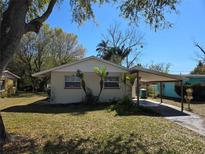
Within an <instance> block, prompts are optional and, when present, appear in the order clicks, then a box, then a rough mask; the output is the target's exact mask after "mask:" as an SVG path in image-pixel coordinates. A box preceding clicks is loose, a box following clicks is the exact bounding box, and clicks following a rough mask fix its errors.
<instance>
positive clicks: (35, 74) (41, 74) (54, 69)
mask: <svg viewBox="0 0 205 154" xmlns="http://www.w3.org/2000/svg"><path fill="white" fill-rule="evenodd" d="M92 59H94V60H97V61H100V62H102V63H105V64H109V65H112V66H114V67H117V68H119V69H121V70H124V71H126V72H128V71H129V70H128V69H127V68H126V67H123V66H120V65H117V64H115V63H112V62H110V61H107V60H104V59H100V58H97V57H95V56H90V57H87V58H83V59H81V60H78V61H75V62H73V63H69V64H65V65H61V66H57V67H54V68H51V69H48V70H45V71H41V72H37V73H34V74H33V75H32V76H33V77H42V76H45V75H48V74H50V72H52V71H57V70H60V69H63V68H66V67H70V66H72V65H76V64H79V63H82V62H85V61H88V60H92Z"/></svg>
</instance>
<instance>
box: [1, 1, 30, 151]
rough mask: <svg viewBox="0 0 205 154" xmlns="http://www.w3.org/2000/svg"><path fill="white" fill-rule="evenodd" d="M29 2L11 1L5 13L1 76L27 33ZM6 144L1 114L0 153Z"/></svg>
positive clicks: (2, 34) (2, 22) (2, 32)
mask: <svg viewBox="0 0 205 154" xmlns="http://www.w3.org/2000/svg"><path fill="white" fill-rule="evenodd" d="M29 2H31V1H29V0H20V1H19V0H10V1H9V6H8V9H7V10H6V11H5V12H4V13H3V19H2V21H1V29H0V76H2V73H3V71H4V70H5V69H6V67H7V65H8V63H9V61H10V59H11V58H12V57H13V54H14V53H15V52H16V51H17V48H18V45H19V43H20V40H21V38H22V36H23V34H24V32H25V26H24V25H25V18H26V13H27V11H28V6H29ZM5 142H6V131H5V126H4V122H3V119H2V116H1V114H0V153H3V145H4V144H5Z"/></svg>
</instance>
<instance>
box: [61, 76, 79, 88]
mask: <svg viewBox="0 0 205 154" xmlns="http://www.w3.org/2000/svg"><path fill="white" fill-rule="evenodd" d="M67 77H74V78H79V77H77V76H74V75H65V76H64V89H81V80H80V78H79V81H66V78H67ZM66 83H79V85H80V86H79V87H67V86H66Z"/></svg>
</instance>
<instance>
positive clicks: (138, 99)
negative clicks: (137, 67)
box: [137, 71, 140, 106]
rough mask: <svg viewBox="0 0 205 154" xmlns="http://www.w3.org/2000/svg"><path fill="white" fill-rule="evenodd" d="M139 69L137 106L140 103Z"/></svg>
mask: <svg viewBox="0 0 205 154" xmlns="http://www.w3.org/2000/svg"><path fill="white" fill-rule="evenodd" d="M139 80H140V78H139V71H137V106H139V105H140V84H139V83H140V82H139Z"/></svg>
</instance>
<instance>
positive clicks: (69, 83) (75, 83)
mask: <svg viewBox="0 0 205 154" xmlns="http://www.w3.org/2000/svg"><path fill="white" fill-rule="evenodd" d="M65 88H68V89H69V88H71V89H72V88H73V89H75V88H81V84H80V78H79V77H77V76H65Z"/></svg>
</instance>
